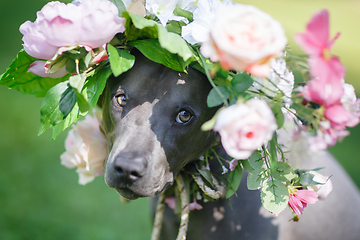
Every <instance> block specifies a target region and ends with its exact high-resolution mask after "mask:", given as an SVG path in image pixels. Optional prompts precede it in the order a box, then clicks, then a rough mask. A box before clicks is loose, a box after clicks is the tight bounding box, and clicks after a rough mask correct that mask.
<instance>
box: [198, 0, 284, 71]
mask: <svg viewBox="0 0 360 240" xmlns="http://www.w3.org/2000/svg"><path fill="white" fill-rule="evenodd" d="M286 42H287V39H286V37H285V33H284V30H283V28H282V27H281V25H280V23H279V22H278V21H276V20H274V19H273V18H272V17H271V16H270V15H268V14H266V13H264V12H262V11H260V10H259V9H257V8H255V7H254V6H248V5H241V4H236V5H227V6H224V7H223V8H221V9H219V11H217V12H216V19H215V21H214V22H213V23H212V26H211V32H210V38H209V40H208V41H205V42H204V43H203V44H202V46H201V53H202V54H203V55H204V56H205V57H209V58H210V60H211V61H213V62H217V61H219V62H220V64H221V66H222V68H224V69H227V70H228V69H234V70H239V71H246V72H248V73H251V74H253V75H256V76H258V77H266V76H267V75H268V74H269V73H270V60H271V58H273V57H276V56H278V55H279V54H281V52H282V51H283V49H284V48H285V45H286Z"/></svg>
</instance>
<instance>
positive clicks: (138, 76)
mask: <svg viewBox="0 0 360 240" xmlns="http://www.w3.org/2000/svg"><path fill="white" fill-rule="evenodd" d="M210 89H211V86H210V84H209V82H208V81H207V79H206V77H205V76H204V75H203V74H202V73H200V72H198V71H196V70H194V69H191V68H190V69H188V74H185V73H179V72H176V71H174V70H172V69H169V68H166V67H164V66H163V65H160V64H157V63H154V62H152V61H150V60H148V59H147V58H145V57H144V56H142V55H141V54H139V53H138V54H137V55H136V62H135V65H134V67H133V68H132V69H131V70H129V71H128V72H126V73H124V74H122V75H121V76H119V77H117V78H115V77H112V78H111V79H109V80H108V83H107V86H106V90H105V93H104V98H103V104H102V105H103V121H104V122H103V124H104V129H105V132H106V135H107V141H108V148H109V156H108V158H107V160H106V163H105V181H106V183H107V184H108V185H109V186H110V187H112V188H115V189H116V190H117V191H118V192H119V193H120V194H121V195H122V196H123V197H125V198H128V199H136V198H138V197H153V196H156V195H158V194H160V193H161V192H162V191H163V190H164V189H166V188H167V187H168V186H170V185H171V184H172V183H173V181H174V179H175V176H176V175H177V173H178V172H179V170H180V169H181V168H182V167H183V166H184V165H185V164H186V163H188V162H189V161H191V160H193V159H196V158H198V157H199V156H200V155H201V154H204V153H205V152H206V151H207V150H208V149H209V148H210V147H211V145H212V144H213V143H214V141H215V139H216V134H215V133H214V132H212V131H208V132H203V131H201V129H200V128H201V125H202V124H203V123H204V122H205V121H207V120H209V119H210V118H211V117H212V116H213V115H214V113H215V111H216V109H213V108H208V107H207V103H206V99H207V95H208V93H209V91H210Z"/></svg>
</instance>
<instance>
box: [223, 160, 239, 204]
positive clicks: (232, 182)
mask: <svg viewBox="0 0 360 240" xmlns="http://www.w3.org/2000/svg"><path fill="white" fill-rule="evenodd" d="M242 174H243V171H242V168H241V165H240V164H238V165H237V166H236V167H235V169H234V171H231V172H230V174H229V186H228V188H227V190H226V194H225V197H226V198H227V199H228V198H230V197H231V196H232V195H234V194H235V193H236V191H237V190H238V188H239V186H240V183H241V178H242Z"/></svg>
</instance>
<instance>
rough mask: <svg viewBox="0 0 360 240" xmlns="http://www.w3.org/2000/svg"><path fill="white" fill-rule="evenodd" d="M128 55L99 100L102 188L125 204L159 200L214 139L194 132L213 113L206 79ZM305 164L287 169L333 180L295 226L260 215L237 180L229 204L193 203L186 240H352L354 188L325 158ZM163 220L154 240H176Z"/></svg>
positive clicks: (256, 201)
mask: <svg viewBox="0 0 360 240" xmlns="http://www.w3.org/2000/svg"><path fill="white" fill-rule="evenodd" d="M135 55H136V61H135V65H134V67H133V68H132V69H131V70H129V71H128V72H126V73H124V74H122V75H120V76H119V77H116V78H115V77H111V79H109V80H108V83H107V86H106V89H105V92H104V94H103V96H102V100H101V105H102V108H103V125H104V130H105V133H106V136H107V141H108V149H109V156H108V158H107V160H106V163H105V182H106V184H107V185H108V186H110V187H112V188H114V189H116V191H118V192H119V194H120V195H122V196H123V197H125V198H127V199H137V198H139V197H156V196H158V195H159V194H160V193H161V192H162V191H164V190H165V189H167V188H168V187H169V186H171V185H172V184H173V183H174V179H175V177H176V175H177V174H178V172H179V171H180V169H181V168H183V167H184V166H185V165H186V164H187V163H189V162H191V161H193V160H194V159H198V158H199V156H201V155H202V154H204V153H205V152H207V151H208V149H209V148H210V147H211V146H213V145H214V143H215V142H216V140H217V139H218V135H217V134H216V133H215V132H213V131H207V132H204V131H201V126H202V124H203V123H204V122H206V121H207V120H209V119H211V117H212V116H213V115H214V114H215V113H216V111H217V108H209V107H207V103H206V99H207V95H208V93H209V91H210V90H211V88H212V87H211V85H210V84H209V82H208V81H207V79H206V77H205V76H204V75H203V74H202V73H201V72H199V71H197V70H195V69H192V68H189V69H188V72H187V73H181V72H176V71H174V70H172V69H169V68H167V67H165V66H163V65H161V64H158V63H155V62H152V61H150V60H149V59H147V58H146V57H144V56H142V55H141V53H138V52H137V53H135ZM310 158H311V157H310V156H308V157H303V158H302V159H301V161H299V162H295V163H294V164H297V165H300V166H298V167H301V168H303V169H314V168H317V167H319V166H321V167H325V169H324V170H323V172H322V173H323V174H324V175H332V178H331V180H332V182H333V192H332V193H331V194H330V195H329V196H328V198H327V199H326V201H318V202H317V203H316V204H314V205H309V206H308V207H307V208H306V209H305V211H304V214H303V215H301V217H300V220H299V222H292V221H289V219H291V218H292V217H293V216H292V214H291V212H290V210H285V211H283V212H282V213H281V214H280V215H279V216H274V215H272V214H271V213H269V212H268V211H267V210H265V209H264V208H263V207H262V206H261V201H260V193H259V191H250V190H247V187H246V176H243V180H242V183H241V184H240V187H239V189H238V191H237V196H233V197H232V198H231V200H230V204H229V202H228V200H226V199H224V198H221V199H219V200H217V201H214V202H207V203H200V204H202V206H203V209H202V210H200V211H193V212H191V213H190V219H189V229H188V233H187V239H188V240H194V239H196V240H199V239H203V240H207V239H209V240H215V239H216V240H217V239H227V240H235V239H261V240H265V239H269V240H270V239H271V240H272V239H277V240H290V239H301V240H304V239H314V240H315V239H316V240H320V239H327V240H328V239H333V240H336V239H339V240H340V239H342V240H345V239H347V240H350V239H354V240H355V239H359V236H360V194H359V191H358V189H357V188H356V186H355V185H354V183H353V182H352V181H351V179H350V178H349V177H348V175H347V174H346V173H345V171H344V170H343V169H342V167H341V166H340V165H339V164H338V163H337V162H336V160H335V159H333V158H332V156H331V155H330V154H328V153H321V154H320V153H319V154H313V155H312V158H313V159H315V160H312V159H310ZM290 161H291V160H290ZM214 162H216V161H214ZM212 164H216V163H212ZM212 169H213V167H212ZM214 169H215V168H214ZM155 201H156V199H155V200H154V201H153V206H155V205H154V204H155V203H154V202H155ZM164 214H165V215H164V219H165V220H164V221H163V226H162V232H161V239H163V240H165V239H166V240H170V239H175V238H176V236H177V231H178V227H179V223H180V219H179V216H177V215H175V214H174V212H173V210H171V209H169V208H166V209H165V213H164Z"/></svg>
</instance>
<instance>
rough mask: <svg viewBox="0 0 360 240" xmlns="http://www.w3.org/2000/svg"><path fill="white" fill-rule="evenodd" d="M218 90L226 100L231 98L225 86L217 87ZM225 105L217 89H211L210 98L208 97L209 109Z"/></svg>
mask: <svg viewBox="0 0 360 240" xmlns="http://www.w3.org/2000/svg"><path fill="white" fill-rule="evenodd" d="M217 88H218V89H219V90H220V92H221V93H222V94H223V95H224V97H225V98H229V97H230V92H229V90H228V89H227V88H226V87H224V86H217ZM222 103H224V100H223V99H222V97H221V96H220V95H219V94H218V92H217V91H216V89H215V88H213V89H211V91H210V93H209V95H208V97H207V105H208V107H210V108H211V107H216V106H219V105H220V104H222Z"/></svg>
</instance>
